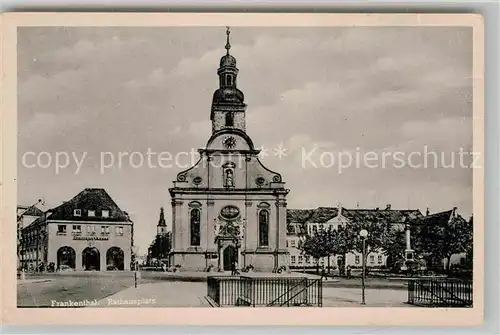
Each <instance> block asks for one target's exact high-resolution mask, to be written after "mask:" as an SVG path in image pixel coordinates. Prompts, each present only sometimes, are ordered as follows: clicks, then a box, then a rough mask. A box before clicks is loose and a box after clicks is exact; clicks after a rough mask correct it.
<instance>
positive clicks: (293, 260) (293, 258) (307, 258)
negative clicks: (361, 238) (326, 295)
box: [290, 255, 382, 264]
mask: <svg viewBox="0 0 500 335" xmlns="http://www.w3.org/2000/svg"><path fill="white" fill-rule="evenodd" d="M304 258H305V261H306V264H311V258H310V256H305V257H304V256H298V264H302V262H303V261H304ZM296 260H297V258H296V256H290V261H291V263H292V264H295V263H296ZM377 261H378V264H382V255H378V257H377ZM320 262H321V264H324V263H325V259H324V258H321V260H320ZM354 262H355V263H356V264H359V263H361V260H360V256H358V255H356V256H355V258H354ZM313 263H314V264H316V260H313ZM370 263H375V256H374V255H371V256H370Z"/></svg>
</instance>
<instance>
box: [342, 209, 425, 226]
mask: <svg viewBox="0 0 500 335" xmlns="http://www.w3.org/2000/svg"><path fill="white" fill-rule="evenodd" d="M342 216H344V217H346V218H347V219H349V220H350V221H375V220H378V221H384V222H390V223H404V222H410V221H412V220H415V219H417V218H419V217H422V213H420V211H419V210H418V209H344V208H343V209H342Z"/></svg>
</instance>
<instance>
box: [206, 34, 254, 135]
mask: <svg viewBox="0 0 500 335" xmlns="http://www.w3.org/2000/svg"><path fill="white" fill-rule="evenodd" d="M229 34H230V31H229V28H228V30H227V31H226V35H227V42H226V47H225V48H226V54H225V55H224V56H223V57H222V58H221V60H220V65H219V69H218V70H217V74H218V75H219V89H217V90H216V91H215V92H214V96H213V100H212V112H211V116H210V120H211V121H212V134H214V133H216V132H218V131H220V130H222V129H239V130H242V131H245V110H246V107H247V106H246V104H245V103H244V102H243V101H244V99H245V96H244V95H243V92H241V91H240V90H239V89H238V87H237V82H238V68H237V67H236V58H234V57H233V56H232V55H231V54H230V53H229V50H230V49H231V44H230V41H229Z"/></svg>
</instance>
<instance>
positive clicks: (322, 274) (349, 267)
mask: <svg viewBox="0 0 500 335" xmlns="http://www.w3.org/2000/svg"><path fill="white" fill-rule="evenodd" d="M345 270H346V277H347V279H351V272H352V269H351V266H350V265H347V267H346V269H345ZM323 278H325V280H328V275H327V273H326V268H325V266H324V265H322V266H321V279H323Z"/></svg>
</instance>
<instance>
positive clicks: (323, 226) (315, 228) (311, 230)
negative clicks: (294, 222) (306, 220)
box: [307, 224, 333, 235]
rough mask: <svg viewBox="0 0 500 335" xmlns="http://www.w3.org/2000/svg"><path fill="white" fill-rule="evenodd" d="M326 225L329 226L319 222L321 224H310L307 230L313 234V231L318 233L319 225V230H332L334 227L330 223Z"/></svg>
mask: <svg viewBox="0 0 500 335" xmlns="http://www.w3.org/2000/svg"><path fill="white" fill-rule="evenodd" d="M326 226H327V227H325V225H324V224H319V225H309V226H308V227H307V230H308V232H309V234H310V235H311V234H312V233H317V232H318V227H319V230H323V229H325V228H327V229H330V230H332V229H333V224H328V225H326Z"/></svg>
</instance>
